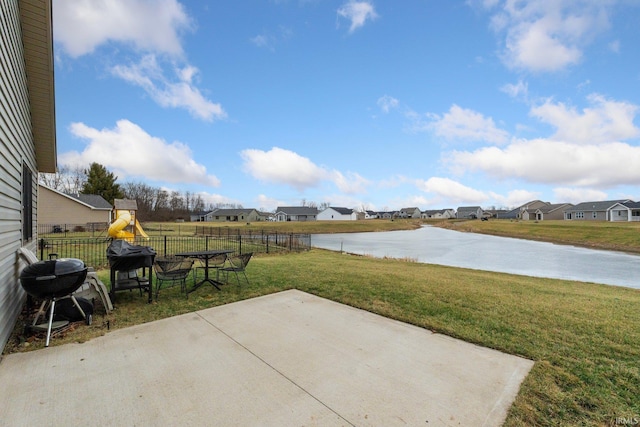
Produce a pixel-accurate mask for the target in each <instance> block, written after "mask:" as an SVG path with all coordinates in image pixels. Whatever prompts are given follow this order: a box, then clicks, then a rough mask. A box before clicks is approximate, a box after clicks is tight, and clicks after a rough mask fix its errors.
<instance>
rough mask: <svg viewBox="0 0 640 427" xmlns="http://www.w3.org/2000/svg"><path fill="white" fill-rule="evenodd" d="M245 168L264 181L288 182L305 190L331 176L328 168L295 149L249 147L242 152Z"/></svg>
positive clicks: (287, 183) (300, 189)
mask: <svg viewBox="0 0 640 427" xmlns="http://www.w3.org/2000/svg"><path fill="white" fill-rule="evenodd" d="M240 155H241V157H242V159H243V160H244V170H245V172H247V173H249V174H250V175H251V176H253V177H254V178H256V179H258V180H260V181H264V182H275V183H278V184H286V185H290V186H291V187H294V188H296V189H297V190H299V191H303V190H304V189H306V188H310V187H316V186H318V185H319V184H320V183H321V182H322V181H323V180H326V179H327V178H328V176H329V174H328V172H327V170H326V169H324V168H321V167H319V166H316V165H315V164H314V163H313V162H312V161H311V160H309V159H308V158H306V157H302V156H300V155H299V154H297V153H294V152H293V151H289V150H284V149H282V148H278V147H273V148H272V149H271V150H270V151H262V150H257V149H247V150H243V151H242V152H241V153H240Z"/></svg>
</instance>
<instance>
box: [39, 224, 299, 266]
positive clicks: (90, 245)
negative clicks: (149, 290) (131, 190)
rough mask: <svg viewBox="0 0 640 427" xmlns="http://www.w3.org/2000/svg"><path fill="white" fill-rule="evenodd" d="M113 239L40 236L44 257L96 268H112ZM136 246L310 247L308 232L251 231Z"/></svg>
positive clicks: (165, 249)
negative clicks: (109, 249) (110, 249)
mask: <svg viewBox="0 0 640 427" xmlns="http://www.w3.org/2000/svg"><path fill="white" fill-rule="evenodd" d="M110 243H111V239H105V238H104V237H102V238H91V237H87V238H77V239H69V238H64V237H61V238H58V237H55V238H51V237H50V238H41V239H39V241H38V244H39V246H38V250H39V256H40V259H41V260H47V259H51V258H54V257H55V258H78V259H81V260H83V261H84V263H85V264H86V265H88V266H91V267H94V268H96V269H101V268H109V261H108V259H107V253H106V251H107V247H108V246H109V244H110ZM132 243H134V244H136V245H141V246H149V247H151V248H153V249H154V250H155V251H156V253H157V254H158V256H164V255H172V254H176V253H179V252H192V251H200V250H215V249H230V250H233V251H234V253H246V252H253V253H279V252H301V251H306V250H309V249H310V248H311V235H309V234H283V233H266V232H260V233H250V234H243V235H242V234H229V235H220V236H208V235H203V236H198V235H196V236H186V237H180V236H151V237H149V238H148V239H143V238H137V239H136V241H135V242H132Z"/></svg>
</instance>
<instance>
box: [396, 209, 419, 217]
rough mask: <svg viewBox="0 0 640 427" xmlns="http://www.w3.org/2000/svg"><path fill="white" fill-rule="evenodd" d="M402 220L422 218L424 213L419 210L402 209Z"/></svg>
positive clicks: (400, 215)
mask: <svg viewBox="0 0 640 427" xmlns="http://www.w3.org/2000/svg"><path fill="white" fill-rule="evenodd" d="M398 216H399V217H400V218H416V219H417V218H421V217H422V212H421V211H420V209H419V208H402V209H400V214H399V215H398Z"/></svg>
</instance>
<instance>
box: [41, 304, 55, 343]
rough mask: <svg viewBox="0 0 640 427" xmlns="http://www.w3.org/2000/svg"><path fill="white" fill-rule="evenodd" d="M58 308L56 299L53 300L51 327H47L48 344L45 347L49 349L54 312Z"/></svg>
mask: <svg viewBox="0 0 640 427" xmlns="http://www.w3.org/2000/svg"><path fill="white" fill-rule="evenodd" d="M55 308H56V299H55V298H53V299H52V300H51V314H50V315H49V326H48V327H47V342H46V343H45V345H44V346H45V347H49V340H50V339H51V325H52V324H53V312H54V310H55Z"/></svg>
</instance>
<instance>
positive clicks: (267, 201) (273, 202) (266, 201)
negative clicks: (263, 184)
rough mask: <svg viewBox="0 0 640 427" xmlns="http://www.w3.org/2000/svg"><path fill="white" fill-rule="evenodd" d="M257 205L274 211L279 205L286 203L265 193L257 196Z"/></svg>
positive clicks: (259, 207)
mask: <svg viewBox="0 0 640 427" xmlns="http://www.w3.org/2000/svg"><path fill="white" fill-rule="evenodd" d="M257 202H258V204H257V206H258V209H263V210H267V211H274V210H276V208H277V207H278V206H283V205H284V203H282V201H280V200H278V199H274V198H273V197H268V196H265V195H264V194H259V195H258V198H257Z"/></svg>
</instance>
